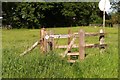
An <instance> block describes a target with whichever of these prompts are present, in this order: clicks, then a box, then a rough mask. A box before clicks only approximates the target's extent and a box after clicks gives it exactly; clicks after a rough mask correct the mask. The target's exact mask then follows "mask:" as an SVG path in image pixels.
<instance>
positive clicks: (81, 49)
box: [79, 29, 85, 60]
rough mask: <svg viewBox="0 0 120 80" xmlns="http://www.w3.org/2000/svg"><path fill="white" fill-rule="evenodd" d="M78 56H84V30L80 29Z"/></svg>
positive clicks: (82, 57) (81, 57)
mask: <svg viewBox="0 0 120 80" xmlns="http://www.w3.org/2000/svg"><path fill="white" fill-rule="evenodd" d="M79 58H80V60H83V59H84V58H85V32H84V31H83V30H82V29H81V30H80V31H79Z"/></svg>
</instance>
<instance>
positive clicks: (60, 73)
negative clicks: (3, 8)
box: [2, 27, 118, 78]
mask: <svg viewBox="0 0 120 80" xmlns="http://www.w3.org/2000/svg"><path fill="white" fill-rule="evenodd" d="M71 29H72V31H73V32H77V31H78V30H79V29H84V30H85V31H86V32H98V31H99V30H100V27H97V28H93V27H92V28H91V27H72V28H71ZM47 30H54V31H55V34H66V33H67V30H68V28H47ZM105 32H106V33H107V35H106V36H105V42H106V43H107V44H108V46H107V48H106V50H105V52H104V53H103V54H100V53H99V49H98V48H91V49H86V54H87V56H86V57H85V60H84V61H79V60H78V62H76V63H74V64H70V63H67V61H66V58H61V57H60V56H59V53H61V52H64V49H63V50H62V49H61V50H59V49H57V50H55V51H54V52H50V53H46V54H42V53H41V51H40V49H39V46H38V47H37V48H35V49H34V50H33V51H31V52H30V53H28V54H27V55H25V56H23V57H19V55H20V54H21V53H22V52H23V51H24V50H25V49H27V48H28V47H30V46H31V45H32V44H33V43H34V42H35V41H36V40H38V39H39V35H38V34H39V29H19V30H18V29H13V30H3V31H2V48H3V49H2V77H3V78H117V77H118V76H117V75H118V31H117V28H105ZM8 34H9V35H8ZM85 41H86V43H99V41H98V37H88V38H85ZM58 43H59V44H67V39H66V40H65V39H63V40H59V42H58ZM74 51H77V49H76V50H74Z"/></svg>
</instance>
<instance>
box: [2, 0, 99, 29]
mask: <svg viewBox="0 0 120 80" xmlns="http://www.w3.org/2000/svg"><path fill="white" fill-rule="evenodd" d="M2 4H3V6H2V8H3V14H6V15H3V24H4V25H6V24H7V25H8V24H10V25H12V26H13V28H39V27H43V26H44V27H55V26H57V27H60V26H71V25H73V26H76V25H89V23H90V22H94V23H95V22H97V23H101V22H99V20H100V19H101V18H100V16H99V13H100V10H99V8H98V3H82V2H78V3H75V2H72V3H70V2H68V3H61V2H59V3H57V2H56V3H55V2H54V3H50V2H47V3H44V2H36V3H31V2H24V3H18V2H16V3H7V2H3V3H2ZM93 15H94V16H95V17H94V16H93ZM73 18H75V19H73ZM93 19H94V20H93Z"/></svg>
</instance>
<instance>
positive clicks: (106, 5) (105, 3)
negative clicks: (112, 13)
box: [99, 0, 111, 28]
mask: <svg viewBox="0 0 120 80" xmlns="http://www.w3.org/2000/svg"><path fill="white" fill-rule="evenodd" d="M110 7H111V5H110V1H109V0H100V2H99V9H100V10H101V11H103V28H104V27H105V11H109V9H110Z"/></svg>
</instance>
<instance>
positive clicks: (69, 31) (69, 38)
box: [68, 29, 71, 53]
mask: <svg viewBox="0 0 120 80" xmlns="http://www.w3.org/2000/svg"><path fill="white" fill-rule="evenodd" d="M68 35H69V37H68V45H69V44H70V41H71V29H68ZM69 52H71V50H69V51H68V53H69Z"/></svg>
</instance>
